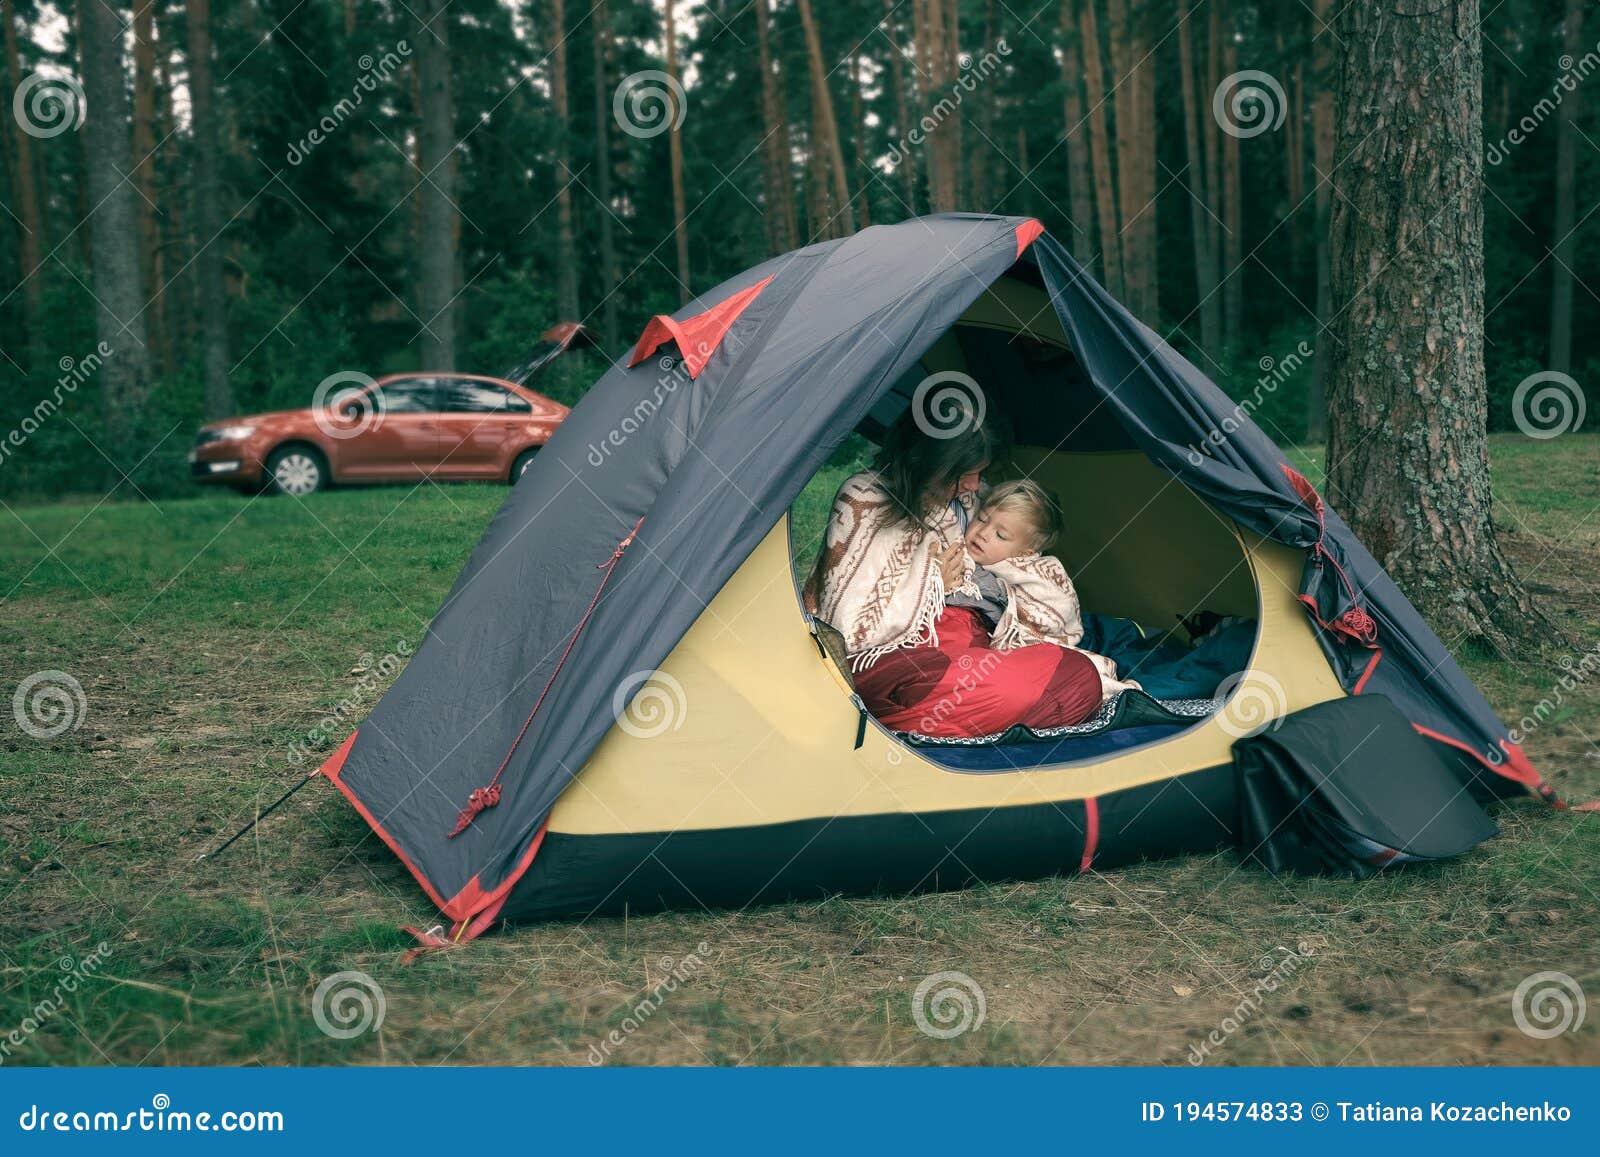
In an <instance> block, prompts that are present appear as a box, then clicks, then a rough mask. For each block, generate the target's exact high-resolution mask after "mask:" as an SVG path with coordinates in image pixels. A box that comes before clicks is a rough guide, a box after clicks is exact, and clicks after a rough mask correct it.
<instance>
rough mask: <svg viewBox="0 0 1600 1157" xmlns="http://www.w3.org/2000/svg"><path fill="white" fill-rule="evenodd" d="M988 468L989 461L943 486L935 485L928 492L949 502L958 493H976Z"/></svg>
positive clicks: (940, 499) (941, 500) (933, 496)
mask: <svg viewBox="0 0 1600 1157" xmlns="http://www.w3.org/2000/svg"><path fill="white" fill-rule="evenodd" d="M987 469H989V463H987V462H985V463H984V464H983V465H982V466H979V467H978V468H977V469H976V470H969V471H967V473H965V474H963V475H961V477H959V478H957V479H956V480H955V481H954V482H948V483H946V484H945V485H944V486H943V487H938V486H935V487H933V488H932V489H931V490H929V491H928V494H929V496H930V497H932V498H935V499H937V500H938V501H939V502H941V503H944V502H949V501H950V500H951V499H952V498H954V497H955V496H956V495H958V494H976V493H977V492H978V487H979V485H980V484H981V482H982V479H983V472H984V471H985V470H987Z"/></svg>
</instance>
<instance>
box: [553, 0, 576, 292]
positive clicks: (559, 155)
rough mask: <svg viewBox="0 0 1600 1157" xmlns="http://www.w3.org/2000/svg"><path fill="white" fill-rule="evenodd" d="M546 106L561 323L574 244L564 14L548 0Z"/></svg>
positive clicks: (560, 0) (572, 278) (572, 285)
mask: <svg viewBox="0 0 1600 1157" xmlns="http://www.w3.org/2000/svg"><path fill="white" fill-rule="evenodd" d="M550 24H551V29H550V30H551V33H552V35H553V38H554V40H555V43H554V44H553V45H552V46H551V49H550V107H551V110H552V111H553V112H554V113H555V124H554V125H553V126H552V128H553V129H554V136H555V152H556V312H558V313H559V314H560V315H561V320H562V321H577V320H578V318H579V317H580V316H581V314H580V312H579V309H578V243H577V240H576V237H575V235H574V225H573V213H572V180H573V178H572V146H571V142H570V126H571V123H572V122H571V110H570V108H569V107H568V104H567V99H568V98H567V11H566V4H565V2H564V0H550Z"/></svg>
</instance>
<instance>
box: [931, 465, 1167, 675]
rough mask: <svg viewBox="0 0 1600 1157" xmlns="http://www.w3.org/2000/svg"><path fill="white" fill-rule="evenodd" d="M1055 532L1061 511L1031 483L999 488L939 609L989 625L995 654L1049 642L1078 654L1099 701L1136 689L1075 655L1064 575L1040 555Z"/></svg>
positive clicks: (1107, 667) (1106, 667)
mask: <svg viewBox="0 0 1600 1157" xmlns="http://www.w3.org/2000/svg"><path fill="white" fill-rule="evenodd" d="M1061 531H1062V518H1061V506H1060V504H1059V503H1057V502H1056V500H1055V497H1054V496H1053V495H1052V494H1051V493H1050V492H1049V491H1048V490H1046V489H1045V488H1044V487H1042V486H1040V485H1039V484H1038V483H1037V482H1034V481H1033V480H1031V479H1026V478H1024V479H1021V480H1018V481H1015V482H1003V483H1001V484H1000V485H998V486H996V487H994V489H992V490H990V491H989V492H988V493H987V494H986V495H984V497H983V500H982V502H981V503H980V505H979V506H978V509H977V511H976V512H975V513H974V514H973V516H972V519H971V521H970V522H969V523H968V525H967V533H966V538H965V546H966V552H965V553H966V558H965V560H964V561H963V577H962V580H961V582H960V584H959V585H958V586H957V587H956V588H955V590H954V591H952V592H951V593H950V595H949V596H947V597H946V599H945V605H946V606H964V607H971V608H973V609H975V610H977V611H979V612H980V613H982V614H983V615H984V617H985V618H987V619H988V620H989V623H990V626H991V628H992V635H991V639H990V643H989V645H990V646H991V647H993V648H994V649H995V650H997V651H1007V650H1011V649H1013V648H1015V647H1025V646H1028V645H1030V644H1033V643H1054V644H1056V645H1057V646H1061V647H1067V648H1070V649H1072V650H1076V651H1080V652H1081V653H1082V654H1084V655H1086V656H1088V657H1089V659H1091V660H1092V661H1093V662H1094V664H1095V666H1096V667H1097V668H1098V669H1099V671H1100V683H1101V692H1102V695H1103V697H1104V698H1106V699H1109V698H1111V697H1112V696H1114V695H1117V694H1119V693H1121V692H1122V691H1126V690H1128V689H1129V688H1138V686H1139V684H1137V683H1135V682H1132V681H1124V680H1121V679H1118V678H1117V665H1116V663H1114V662H1113V661H1112V660H1110V659H1108V658H1107V657H1106V656H1104V655H1097V654H1095V653H1094V652H1093V651H1083V650H1082V648H1080V647H1078V645H1077V644H1078V641H1079V640H1080V639H1082V638H1083V622H1082V619H1081V618H1080V615H1079V609H1078V594H1077V592H1076V591H1075V590H1074V589H1073V586H1072V580H1071V579H1069V578H1068V577H1067V572H1066V569H1065V568H1064V567H1063V566H1062V565H1061V563H1060V562H1059V561H1058V560H1057V559H1055V558H1054V557H1052V556H1050V555H1047V554H1045V553H1044V552H1045V551H1047V550H1049V549H1050V548H1051V547H1052V546H1054V545H1055V542H1056V539H1057V538H1059V537H1060V535H1061Z"/></svg>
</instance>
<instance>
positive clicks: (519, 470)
mask: <svg viewBox="0 0 1600 1157" xmlns="http://www.w3.org/2000/svg"><path fill="white" fill-rule="evenodd" d="M538 456H539V449H538V447H537V446H536V447H534V448H533V449H532V450H524V451H523V452H522V453H520V454H518V455H517V460H516V461H515V462H513V463H512V464H511V485H513V486H515V485H516V484H517V479H518V478H521V477H522V476H523V475H524V474H526V473H527V472H528V467H529V466H532V465H533V460H534V459H535V458H537V457H538Z"/></svg>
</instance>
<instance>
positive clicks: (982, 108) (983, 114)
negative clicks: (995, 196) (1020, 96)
mask: <svg viewBox="0 0 1600 1157" xmlns="http://www.w3.org/2000/svg"><path fill="white" fill-rule="evenodd" d="M998 6H999V2H998V0H988V3H986V4H985V5H984V9H983V43H982V44H981V45H979V47H978V51H977V52H976V53H974V54H973V55H974V58H975V59H978V60H981V59H983V58H984V57H986V56H988V55H989V54H991V53H993V52H994V45H995V36H996V28H997V26H998V25H999V19H1000V18H999V14H998V12H997V11H996V9H997V8H998ZM959 62H960V58H959V57H958V58H957V63H959ZM995 87H996V86H994V85H992V84H984V86H983V88H982V89H981V90H980V91H979V92H978V93H976V94H975V95H976V96H977V98H978V115H977V124H978V133H977V137H978V139H977V140H975V141H969V142H968V143H967V197H968V206H967V207H968V208H970V209H973V210H975V211H977V212H980V213H983V212H989V211H991V210H992V209H993V208H994V207H993V206H992V205H990V204H989V159H990V157H991V156H993V155H994V106H995V102H996V101H997V100H998V99H999V97H998V93H997V92H996V91H995ZM1069 156H1070V150H1069ZM1022 171H1023V172H1027V170H1026V169H1024V170H1022ZM1002 185H1003V183H1002Z"/></svg>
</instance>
